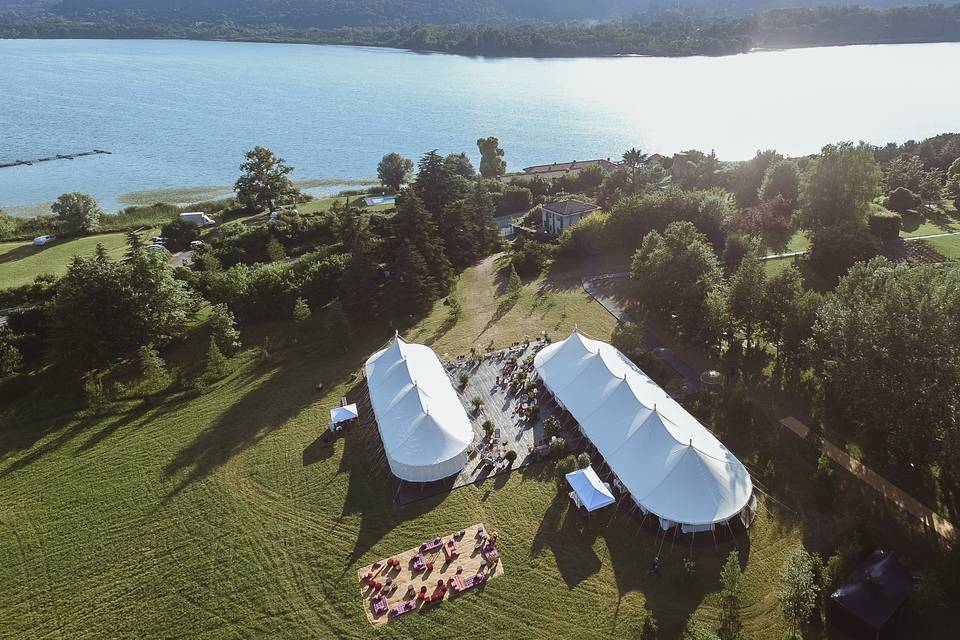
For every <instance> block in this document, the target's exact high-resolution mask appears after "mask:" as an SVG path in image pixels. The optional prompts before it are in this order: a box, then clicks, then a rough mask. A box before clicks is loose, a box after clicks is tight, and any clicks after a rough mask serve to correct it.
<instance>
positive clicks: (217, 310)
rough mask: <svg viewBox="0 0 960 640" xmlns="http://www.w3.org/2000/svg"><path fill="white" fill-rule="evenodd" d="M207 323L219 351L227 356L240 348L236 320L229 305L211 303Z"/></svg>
mask: <svg viewBox="0 0 960 640" xmlns="http://www.w3.org/2000/svg"><path fill="white" fill-rule="evenodd" d="M207 324H208V325H209V326H210V336H211V337H212V338H213V339H214V341H216V343H217V346H218V347H219V348H220V351H222V352H223V353H225V354H226V355H228V356H231V355H233V354H234V353H236V351H237V349H239V348H240V332H239V331H237V320H236V318H235V317H234V315H233V312H232V311H230V307H228V306H227V305H225V304H222V303H221V304H215V305H213V310H212V311H211V313H210V318H209V319H208V320H207Z"/></svg>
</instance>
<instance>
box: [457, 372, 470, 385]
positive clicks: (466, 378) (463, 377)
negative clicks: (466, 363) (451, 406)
mask: <svg viewBox="0 0 960 640" xmlns="http://www.w3.org/2000/svg"><path fill="white" fill-rule="evenodd" d="M458 379H459V380H460V387H461V388H465V387H466V386H467V383H468V382H470V374H469V373H467V372H466V371H461V372H460V375H459V376H458Z"/></svg>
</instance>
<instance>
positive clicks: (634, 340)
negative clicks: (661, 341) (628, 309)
mask: <svg viewBox="0 0 960 640" xmlns="http://www.w3.org/2000/svg"><path fill="white" fill-rule="evenodd" d="M644 338H645V335H644V329H643V325H642V324H641V323H638V322H622V323H619V324H617V326H616V327H614V329H613V335H612V336H611V337H610V344H612V345H613V346H614V347H616V348H617V349H618V350H619V351H620V352H621V353H623V354H625V355H626V356H627V357H630V358H636V357H638V356H639V355H641V353H643V347H644V344H645V342H644Z"/></svg>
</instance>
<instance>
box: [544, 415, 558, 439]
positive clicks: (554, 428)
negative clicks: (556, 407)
mask: <svg viewBox="0 0 960 640" xmlns="http://www.w3.org/2000/svg"><path fill="white" fill-rule="evenodd" d="M543 433H544V435H545V436H547V439H550V438H554V437H556V436H559V435H560V421H559V420H558V419H557V418H555V417H553V416H551V417H549V418H547V419H546V420H545V421H544V423H543Z"/></svg>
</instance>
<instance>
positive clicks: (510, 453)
mask: <svg viewBox="0 0 960 640" xmlns="http://www.w3.org/2000/svg"><path fill="white" fill-rule="evenodd" d="M503 457H504V458H506V459H507V462H509V463H510V464H513V461H514V460H516V459H517V452H516V451H514V450H513V449H510V450H509V451H507V452H506V453H505V454H504V456H503Z"/></svg>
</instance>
